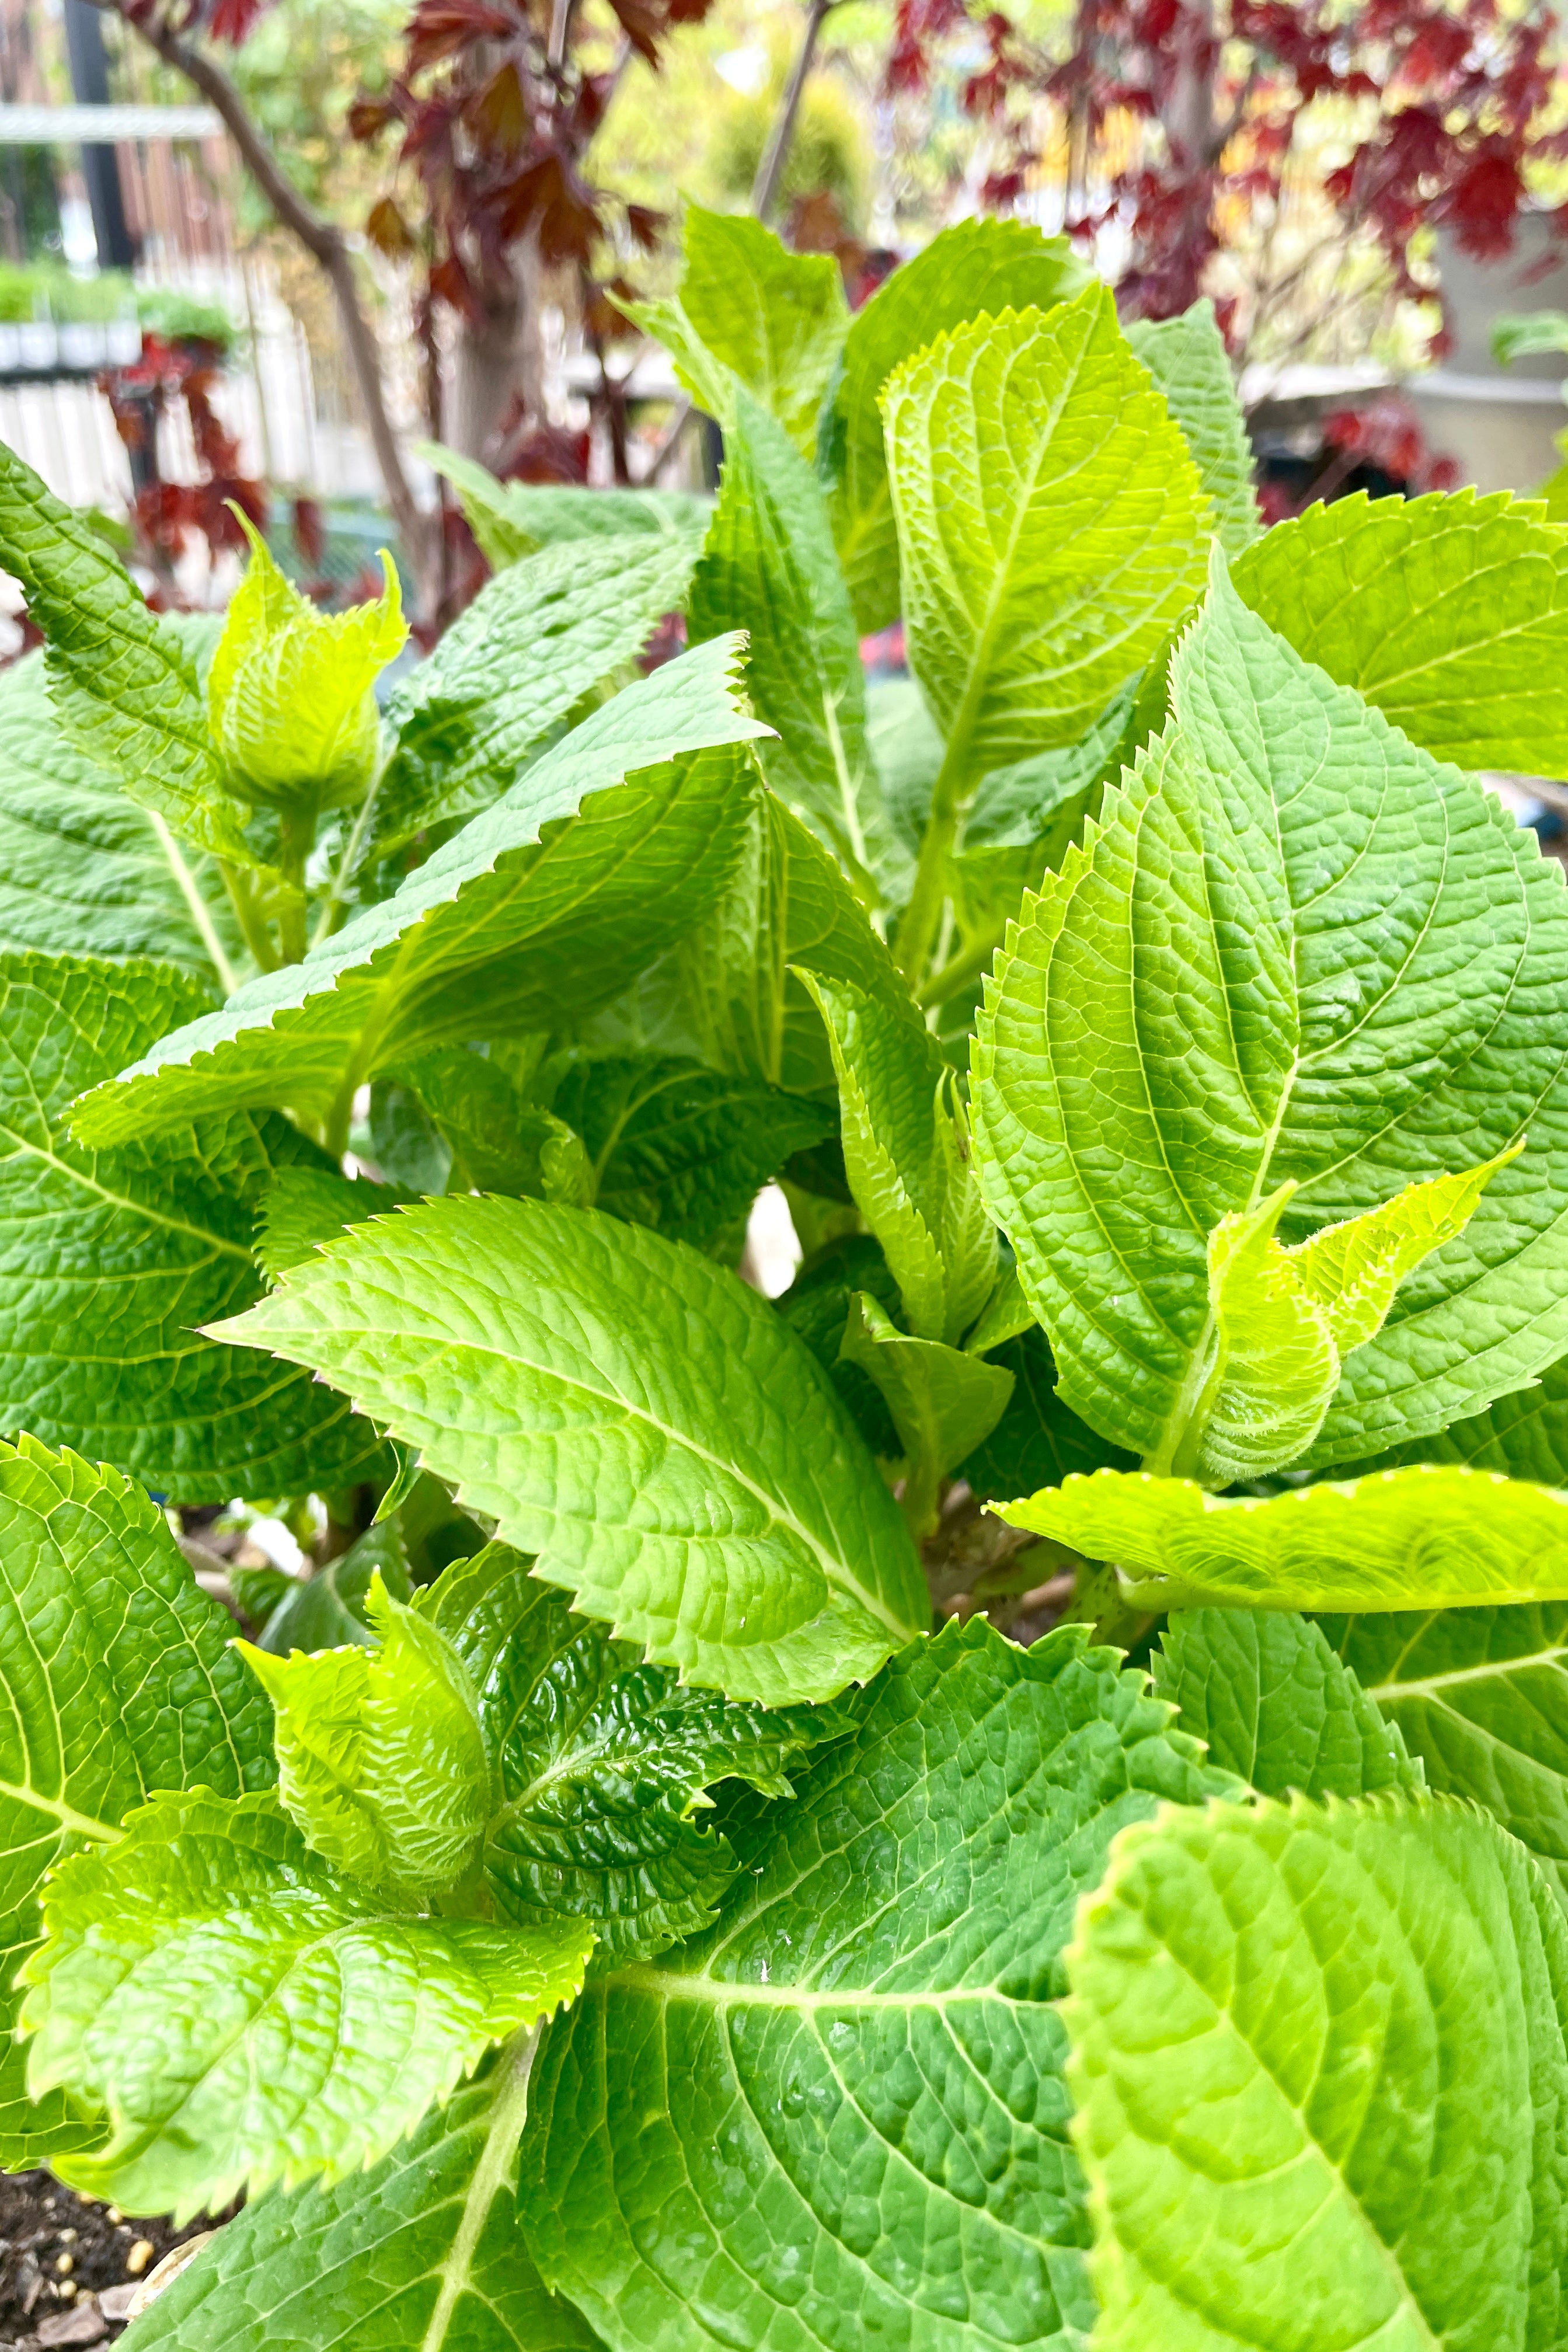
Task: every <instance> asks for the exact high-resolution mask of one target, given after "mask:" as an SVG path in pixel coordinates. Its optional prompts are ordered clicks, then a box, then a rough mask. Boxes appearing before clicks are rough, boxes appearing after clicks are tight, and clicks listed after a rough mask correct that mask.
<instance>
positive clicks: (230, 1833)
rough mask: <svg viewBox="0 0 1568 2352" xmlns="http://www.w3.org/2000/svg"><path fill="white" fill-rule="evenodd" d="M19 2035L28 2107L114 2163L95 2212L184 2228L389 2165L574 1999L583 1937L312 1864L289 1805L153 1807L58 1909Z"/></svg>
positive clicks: (92, 1859) (89, 2173) (68, 1883)
mask: <svg viewBox="0 0 1568 2352" xmlns="http://www.w3.org/2000/svg"><path fill="white" fill-rule="evenodd" d="M44 1921H45V1927H46V1929H47V1941H46V1942H45V1943H44V1944H43V1945H41V1946H40V1947H39V1948H38V1949H37V1951H35V1952H34V1953H33V1954H32V1956H31V1957H30V1958H29V1959H28V1961H27V1963H26V1982H27V1984H28V1986H29V1988H30V1990H28V1993H27V1996H26V2000H25V2002H24V2004H23V2031H24V2032H26V2033H28V2034H30V2035H31V2037H32V2039H31V2042H30V2044H29V2047H28V2052H27V2080H28V2084H29V2085H30V2086H31V2087H32V2089H33V2090H34V2092H35V2095H42V2094H43V2093H45V2092H47V2091H52V2090H56V2089H58V2088H64V2089H65V2090H66V2091H67V2093H68V2097H69V2099H70V2102H71V2105H72V2107H73V2108H74V2109H75V2110H76V2111H77V2112H78V2113H79V2114H81V2115H83V2116H90V2117H92V2118H94V2119H97V2118H100V2117H101V2118H102V2119H103V2122H104V2123H105V2124H106V2126H107V2136H106V2137H105V2140H104V2143H103V2145H102V2146H101V2147H97V2148H94V2149H93V2150H91V2151H90V2152H89V2151H84V2152H81V2153H79V2154H75V2155H73V2156H70V2157H68V2158H61V2159H59V2160H58V2164H57V2169H58V2172H59V2174H60V2177H61V2178H62V2179H67V2178H68V2179H69V2182H70V2185H71V2186H72V2187H73V2188H76V2189H82V2190H84V2191H85V2192H86V2194H88V2195H89V2196H94V2197H111V2198H113V2200H114V2201H115V2202H116V2203H117V2204H122V2205H124V2206H127V2207H129V2208H130V2210H132V2212H142V2213H161V2212H173V2213H174V2214H176V2215H177V2216H178V2217H179V2219H180V2220H181V2221H184V2220H187V2219H188V2218H189V2217H190V2215H191V2214H193V2213H195V2212H199V2211H200V2210H202V2209H203V2207H204V2206H205V2207H206V2208H208V2209H209V2210H217V2209H218V2208H219V2207H221V2206H224V2205H226V2204H227V2202H228V2200H229V2199H230V2198H231V2197H233V2196H234V2195H235V2194H236V2193H237V2190H239V2189H247V2192H248V2193H249V2194H251V2195H256V2194H258V2193H259V2192H260V2191H261V2190H262V2189H268V2188H270V2187H271V2186H272V2185H273V2184H274V2183H279V2184H280V2185H281V2186H282V2187H283V2188H285V2189H297V2188H299V2187H300V2186H301V2185H302V2184H303V2183H304V2182H305V2181H307V2180H313V2179H322V2180H325V2181H326V2182H328V2183H329V2184H331V2182H333V2181H336V2180H342V2179H346V2178H347V2177H348V2175H349V2174H351V2173H353V2172H356V2171H359V2170H360V2169H362V2168H364V2167H366V2166H368V2165H372V2164H375V2163H377V2162H379V2161H380V2159H381V2158H382V2157H384V2155H385V2154H386V2153H387V2151H388V2150H389V2149H390V2148H394V2147H396V2145H397V2143H398V2141H399V2140H401V2139H404V2138H405V2137H407V2135H408V2134H409V2133H410V2132H411V2131H412V2130H414V2128H415V2126H416V2125H417V2124H418V2123H419V2121H420V2119H421V2118H422V2117H423V2116H424V2115H425V2113H426V2110H427V2109H428V2108H429V2107H431V2106H432V2105H437V2104H439V2103H440V2102H442V2101H444V2100H445V2099H446V2098H447V2096H448V2095H449V2094H450V2093H451V2092H452V2091H453V2090H454V2089H455V2088H456V2087H457V2084H458V2081H459V2080H460V2079H461V2077H462V2076H463V2075H464V2074H471V2073H472V2072H473V2070H474V2068H475V2066H476V2065H477V2064H478V2063H479V2059H480V2058H481V2057H482V2056H483V2055H484V2053H485V2052H486V2051H487V2050H488V2049H489V2047H490V2045H491V2044H492V2043H493V2042H501V2041H504V2040H505V2039H506V2038H507V2037H508V2035H510V2034H512V2033H515V2032H518V2031H519V2030H520V2029H521V2028H522V2027H525V2026H529V2025H532V2024H534V2023H535V2022H536V2021H538V2020H539V2019H540V2018H542V2017H545V2016H548V2015H549V2014H550V2012H551V2011H553V2010H554V2009H556V2008H558V2007H559V2006H560V2004H561V2003H562V2002H563V2001H570V2000H573V1999H574V1997H575V1995H576V1993H577V1991H578V1990H579V1989H580V1987H581V1985H582V1981H583V1969H584V1965H585V1963H586V1960H587V1956H588V1952H589V1949H590V1948H591V1946H592V1943H593V1937H592V1936H591V1935H590V1934H589V1933H588V1932H587V1930H586V1929H584V1928H583V1927H579V1926H578V1925H577V1924H576V1923H575V1922H574V1921H567V1920H554V1921H552V1922H551V1923H550V1924H549V1925H548V1926H539V1927H533V1928H531V1929H530V1930H529V1931H528V1932H526V1933H524V1932H522V1931H520V1930H519V1929H517V1928H510V1927H490V1926H489V1925H487V1924H485V1923H484V1922H482V1921H479V1920H475V1919H437V1918H422V1917H417V1916H414V1915H412V1914H411V1913H409V1912H408V1911H407V1910H406V1909H404V1908H402V1907H401V1906H397V1905H395V1903H391V1904H389V1903H388V1901H387V1900H386V1899H385V1898H384V1897H382V1896H379V1895H377V1894H376V1893H375V1892H374V1889H372V1888H369V1887H364V1886H360V1885H355V1884H354V1883H353V1881H352V1880H349V1879H345V1878H342V1877H340V1876H339V1875H338V1874H337V1873H336V1872H335V1871H333V1870H331V1869H329V1868H328V1866H327V1865H326V1864H324V1863H321V1862H318V1861H317V1860H316V1859H315V1858H314V1856H313V1855H312V1854H311V1853H310V1849H309V1848H308V1846H307V1845H306V1843H305V1842H304V1839H303V1838H302V1837H301V1836H300V1832H299V1831H298V1830H296V1829H295V1828H294V1826H293V1824H292V1823H291V1822H289V1818H288V1816H287V1814H286V1813H284V1811H282V1809H281V1807H280V1806H279V1802H278V1800H277V1798H276V1796H274V1795H272V1794H270V1793H267V1794H264V1795H260V1796H246V1797H239V1798H237V1799H235V1800H233V1801H228V1802H225V1801H222V1800H220V1799H218V1798H216V1797H214V1796H210V1795H209V1794H208V1793H207V1792H206V1790H196V1791H195V1793H193V1794H191V1795H185V1796H158V1797H155V1798H154V1799H153V1801H152V1802H151V1803H150V1804H148V1805H146V1806H144V1807H142V1810H141V1811H138V1812H135V1813H133V1814H132V1816H131V1819H130V1821H129V1822H128V1824H127V1827H126V1833H125V1835H124V1837H123V1838H121V1841H120V1843H118V1844H117V1845H113V1846H110V1847H108V1848H106V1849H105V1850H104V1851H103V1852H102V1853H91V1854H77V1855H74V1856H73V1857H72V1858H71V1859H70V1860H68V1862H65V1863H62V1864H60V1865H59V1867H58V1869H57V1870H56V1872H55V1873H54V1875H53V1877H52V1878H51V1880H50V1882H49V1885H48V1888H47V1894H46V1897H45V1906H44Z"/></svg>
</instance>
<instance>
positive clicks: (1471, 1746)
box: [1322, 1601, 1568, 1907]
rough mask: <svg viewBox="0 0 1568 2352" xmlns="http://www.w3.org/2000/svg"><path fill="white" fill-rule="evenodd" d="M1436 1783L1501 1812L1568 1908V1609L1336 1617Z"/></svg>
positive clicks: (1349, 1659) (1344, 1647)
mask: <svg viewBox="0 0 1568 2352" xmlns="http://www.w3.org/2000/svg"><path fill="white" fill-rule="evenodd" d="M1322 1627H1323V1632H1324V1633H1325V1634H1326V1636H1327V1638H1328V1639H1329V1641H1330V1642H1331V1643H1332V1645H1333V1647H1334V1649H1335V1650H1336V1651H1337V1652H1338V1654H1339V1655H1340V1656H1341V1657H1342V1658H1343V1660H1344V1661H1345V1664H1346V1665H1347V1666H1348V1667H1350V1668H1351V1669H1352V1671H1353V1672H1354V1673H1355V1674H1356V1675H1357V1676H1358V1677H1359V1678H1360V1680H1361V1682H1362V1684H1363V1686H1364V1688H1365V1689H1366V1691H1367V1692H1368V1693H1369V1695H1370V1696H1372V1697H1373V1699H1375V1701H1376V1702H1377V1706H1378V1710H1379V1712H1380V1713H1381V1714H1382V1715H1383V1716H1384V1718H1385V1720H1386V1721H1387V1722H1388V1723H1389V1724H1390V1725H1392V1726H1394V1727H1396V1728H1397V1730H1398V1731H1399V1733H1400V1734H1401V1735H1402V1736H1403V1738H1404V1740H1405V1746H1406V1747H1407V1748H1409V1750H1410V1753H1411V1754H1412V1755H1413V1756H1418V1757H1419V1758H1420V1759H1421V1762H1422V1766H1423V1768H1424V1769H1425V1771H1426V1779H1427V1781H1428V1783H1429V1785H1430V1786H1431V1787H1432V1788H1434V1789H1439V1790H1443V1791H1444V1792H1445V1793H1446V1794H1447V1795H1450V1796H1456V1797H1468V1798H1471V1799H1473V1800H1474V1801H1475V1802H1476V1803H1477V1804H1479V1805H1484V1806H1485V1807H1486V1808H1487V1810H1488V1811H1489V1812H1491V1813H1495V1814H1496V1816H1497V1818H1498V1820H1499V1821H1500V1822H1501V1823H1502V1825H1503V1827H1504V1829H1506V1830H1510V1831H1511V1832H1512V1833H1513V1835H1514V1836H1515V1837H1516V1838H1518V1839H1519V1841H1520V1843H1521V1845H1526V1846H1528V1847H1529V1849H1530V1851H1531V1853H1532V1854H1533V1855H1534V1856H1535V1859H1536V1861H1537V1862H1538V1863H1539V1864H1541V1867H1542V1871H1543V1872H1544V1873H1545V1875H1546V1879H1547V1883H1548V1885H1550V1886H1551V1887H1552V1890H1553V1892H1554V1893H1555V1894H1556V1895H1557V1898H1558V1900H1559V1902H1561V1903H1562V1904H1563V1906H1565V1907H1568V1737H1565V1736H1564V1730H1563V1727H1564V1725H1565V1724H1568V1607H1565V1606H1564V1605H1563V1603H1562V1602H1554V1601H1548V1602H1546V1603H1545V1604H1544V1605H1543V1606H1541V1607H1538V1608H1520V1609H1447V1610H1440V1611H1436V1612H1433V1611H1423V1612H1421V1613H1420V1614H1419V1615H1410V1616H1388V1617H1384V1616H1379V1617H1371V1618H1363V1617H1325V1618H1324V1619H1323V1621H1322Z"/></svg>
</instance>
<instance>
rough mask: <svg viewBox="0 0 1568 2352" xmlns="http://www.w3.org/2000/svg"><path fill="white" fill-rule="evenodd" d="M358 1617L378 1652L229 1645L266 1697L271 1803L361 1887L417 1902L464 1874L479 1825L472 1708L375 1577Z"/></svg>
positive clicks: (432, 1646)
mask: <svg viewBox="0 0 1568 2352" xmlns="http://www.w3.org/2000/svg"><path fill="white" fill-rule="evenodd" d="M365 1616H366V1620H367V1622H368V1624H369V1627H370V1631H371V1633H372V1634H373V1636H374V1646H372V1645H367V1644H363V1643H350V1644H349V1645H348V1647H346V1648H344V1649H341V1650H328V1651H325V1652H324V1653H323V1654H321V1655H320V1656H316V1657H310V1656H307V1655H305V1654H303V1653H302V1652H300V1651H298V1650H296V1651H293V1652H291V1653H290V1654H289V1655H288V1656H287V1657H282V1656H279V1655H278V1654H276V1652H275V1651H268V1650H266V1649H257V1648H255V1647H254V1646H253V1645H252V1644H251V1643H248V1642H240V1643H237V1644H236V1647H237V1649H238V1651H239V1653H240V1654H241V1656H242V1657H244V1658H245V1660H246V1661H247V1664H248V1665H249V1667H250V1670H251V1672H252V1673H253V1674H254V1675H255V1676H256V1679H257V1681H258V1683H259V1684H260V1685H261V1687H262V1689H263V1690H264V1691H265V1692H266V1693H267V1696H268V1698H269V1699H270V1700H271V1701H272V1705H273V1707H274V1710H275V1712H276V1716H277V1727H276V1733H275V1738H276V1745H277V1752H278V1795H279V1801H280V1802H281V1803H282V1805H283V1808H284V1811H286V1812H287V1813H288V1815H289V1819H290V1820H291V1821H292V1822H293V1823H294V1825H295V1827H296V1828H297V1829H298V1830H299V1831H300V1834H301V1835H302V1836H303V1837H304V1839H305V1841H306V1843H307V1844H308V1845H310V1848H311V1850H312V1852H314V1853H319V1854H320V1855H321V1857H322V1859H323V1860H324V1861H326V1862H330V1863H331V1864H332V1866H333V1868H334V1869H337V1870H343V1871H346V1872H347V1873H348V1874H349V1875H350V1876H351V1877H353V1878H357V1879H360V1880H362V1881H363V1884H364V1885H367V1886H390V1887H394V1888H395V1889H396V1890H397V1891H398V1892H399V1893H400V1894H404V1895H411V1896H413V1897H415V1898H418V1897H420V1896H426V1897H427V1896H429V1895H435V1894H437V1893H439V1892H440V1891H441V1890H442V1889H444V1888H446V1887H449V1886H453V1885H456V1884H457V1882H458V1879H460V1878H462V1877H463V1876H464V1875H465V1874H466V1873H467V1872H468V1867H469V1865H470V1864H471V1863H473V1862H474V1861H475V1860H476V1859H477V1857H478V1853H479V1838H480V1835H481V1833H482V1832H483V1830H484V1826H485V1822H486V1821H487V1820H488V1818H489V1796H490V1786H489V1761H488V1759H487V1758H486V1754H485V1744H484V1738H483V1735H482V1734H481V1732H480V1729H479V1701H478V1698H477V1696H476V1694H475V1692H474V1690H473V1688H472V1686H471V1685H470V1683H469V1681H468V1671H467V1669H466V1667H465V1666H464V1665H463V1664H462V1662H461V1660H460V1659H459V1658H458V1655H457V1654H456V1652H455V1651H454V1650H453V1648H452V1645H451V1643H449V1642H447V1640H446V1638H445V1637H444V1635H443V1634H442V1633H441V1631H440V1629H439V1627H438V1626H436V1625H433V1624H432V1623H431V1622H430V1621H429V1620H428V1619H427V1618H426V1617H422V1616H419V1615H417V1614H416V1612H415V1611H414V1610H412V1609H410V1608H407V1607H405V1606H404V1605H401V1604H400V1603H399V1602H397V1601H394V1600H393V1599H392V1598H391V1596H390V1594H389V1593H388V1591H387V1589H386V1586H385V1584H384V1581H383V1580H382V1578H381V1577H380V1575H379V1574H376V1575H373V1577H372V1580H371V1584H370V1589H369V1591H368V1592H367V1593H366V1596H365Z"/></svg>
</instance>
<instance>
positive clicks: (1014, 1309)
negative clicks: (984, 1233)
mask: <svg viewBox="0 0 1568 2352" xmlns="http://www.w3.org/2000/svg"><path fill="white" fill-rule="evenodd" d="M999 1264H1000V1266H1001V1271H1000V1273H999V1274H998V1275H997V1276H996V1287H995V1288H994V1290H993V1292H992V1293H991V1296H990V1297H989V1298H988V1299H987V1300H986V1302H985V1305H984V1309H983V1310H982V1313H981V1316H980V1319H979V1321H978V1322H977V1323H974V1324H973V1325H972V1326H971V1328H970V1333H969V1337H968V1339H965V1341H964V1343H963V1345H964V1349H965V1351H966V1352H967V1353H968V1354H969V1355H971V1356H988V1355H989V1354H990V1353H991V1350H992V1349H993V1348H1000V1347H1001V1346H1002V1345H1003V1343H1004V1342H1005V1340H1008V1339H1017V1338H1018V1337H1019V1335H1020V1333H1022V1332H1025V1331H1032V1330H1033V1329H1034V1328H1035V1310H1034V1308H1033V1307H1031V1306H1030V1304H1029V1302H1028V1300H1027V1299H1026V1297H1025V1296H1024V1286H1023V1284H1022V1283H1021V1282H1020V1281H1019V1279H1018V1269H1017V1266H1016V1264H1015V1263H1014V1261H1013V1259H1012V1258H1011V1257H1008V1258H1004V1259H1002V1260H1000V1261H999Z"/></svg>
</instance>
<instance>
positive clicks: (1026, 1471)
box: [961, 1329, 1138, 1501]
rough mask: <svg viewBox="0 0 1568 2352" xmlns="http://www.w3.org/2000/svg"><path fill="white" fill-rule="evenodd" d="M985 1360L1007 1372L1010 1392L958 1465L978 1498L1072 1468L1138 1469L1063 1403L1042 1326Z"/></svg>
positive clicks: (1043, 1481)
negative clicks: (992, 1421) (985, 1431)
mask: <svg viewBox="0 0 1568 2352" xmlns="http://www.w3.org/2000/svg"><path fill="white" fill-rule="evenodd" d="M989 1360H990V1361H991V1362H992V1363H994V1364H999V1365H1001V1367H1002V1368H1003V1370H1005V1371H1009V1372H1011V1373H1012V1375H1013V1393H1012V1395H1011V1396H1010V1397H1009V1398H1008V1400H1007V1403H1006V1407H1005V1410H1004V1412H1003V1414H1002V1418H1001V1420H1000V1421H999V1422H998V1423H996V1426H995V1428H994V1430H993V1431H992V1432H991V1433H990V1435H989V1436H988V1437H987V1438H986V1439H985V1441H984V1444H982V1445H981V1446H980V1447H979V1448H978V1449H977V1450H976V1451H975V1452H974V1453H973V1454H971V1455H970V1457H969V1459H968V1461H967V1462H965V1463H964V1464H963V1465H962V1469H961V1475H962V1476H963V1477H964V1478H966V1479H967V1480H968V1482H969V1484H970V1486H973V1489H974V1491H975V1493H976V1494H977V1495H978V1496H980V1497H981V1499H982V1500H983V1501H989V1499H990V1498H991V1496H994V1495H999V1496H1002V1497H1003V1498H1004V1499H1005V1498H1006V1497H1008V1496H1013V1495H1024V1494H1032V1493H1033V1492H1034V1491H1035V1489H1036V1488H1037V1487H1039V1486H1060V1484H1061V1482H1062V1480H1063V1479H1064V1478H1068V1477H1070V1476H1071V1475H1073V1474H1074V1473H1075V1472H1077V1473H1079V1474H1080V1475H1088V1474H1089V1472H1090V1471H1094V1470H1133V1469H1136V1468H1137V1466H1138V1465H1137V1461H1136V1457H1135V1456H1134V1455H1132V1454H1128V1453H1126V1452H1124V1451H1123V1449H1122V1448H1121V1446H1117V1445H1111V1444H1109V1443H1108V1442H1107V1440H1106V1439H1105V1438H1103V1437H1101V1436H1100V1433H1099V1431H1098V1430H1094V1429H1090V1428H1089V1424H1088V1423H1087V1422H1082V1421H1079V1417H1078V1415H1077V1413H1076V1412H1069V1411H1068V1407H1067V1406H1066V1405H1065V1404H1063V1402H1062V1401H1061V1399H1060V1397H1059V1396H1058V1393H1057V1368H1056V1366H1055V1364H1054V1363H1053V1362H1052V1361H1051V1350H1050V1343H1049V1341H1048V1340H1047V1338H1046V1335H1045V1333H1044V1332H1043V1331H1041V1330H1039V1329H1035V1330H1031V1331H1026V1332H1025V1333H1024V1334H1023V1336H1022V1337H1021V1338H1019V1339H1010V1340H1008V1341H1007V1343H1006V1345H1005V1346H1004V1347H1000V1348H997V1349H994V1350H993V1351H992V1353H991V1356H990V1359H989Z"/></svg>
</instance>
